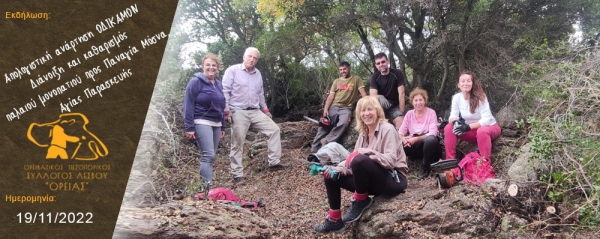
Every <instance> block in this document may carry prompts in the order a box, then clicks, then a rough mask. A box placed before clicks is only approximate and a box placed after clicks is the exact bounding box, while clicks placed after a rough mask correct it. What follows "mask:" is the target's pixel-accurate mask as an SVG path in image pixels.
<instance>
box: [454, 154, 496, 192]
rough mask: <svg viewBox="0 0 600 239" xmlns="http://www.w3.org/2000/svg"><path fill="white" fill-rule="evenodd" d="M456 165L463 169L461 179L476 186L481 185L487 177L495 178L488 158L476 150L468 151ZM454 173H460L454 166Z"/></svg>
mask: <svg viewBox="0 0 600 239" xmlns="http://www.w3.org/2000/svg"><path fill="white" fill-rule="evenodd" d="M458 166H459V167H461V168H462V169H463V172H464V175H462V176H463V181H464V182H467V183H470V184H473V185H476V186H481V185H483V184H484V183H485V180H486V179H488V178H496V174H495V173H494V168H493V167H492V164H491V163H490V159H486V158H485V157H482V156H481V155H479V153H477V152H470V153H468V154H467V155H465V157H464V158H463V159H462V160H460V162H459V163H458ZM454 174H455V175H460V170H459V169H458V168H455V169H454Z"/></svg>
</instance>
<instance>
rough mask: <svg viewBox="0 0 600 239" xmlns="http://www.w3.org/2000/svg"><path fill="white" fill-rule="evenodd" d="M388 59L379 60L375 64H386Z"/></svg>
mask: <svg viewBox="0 0 600 239" xmlns="http://www.w3.org/2000/svg"><path fill="white" fill-rule="evenodd" d="M386 62H387V61H379V62H375V65H381V64H385V63H386Z"/></svg>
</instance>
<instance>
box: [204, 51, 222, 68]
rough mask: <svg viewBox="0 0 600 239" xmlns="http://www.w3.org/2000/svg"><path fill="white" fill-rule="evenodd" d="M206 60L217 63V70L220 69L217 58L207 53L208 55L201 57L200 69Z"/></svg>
mask: <svg viewBox="0 0 600 239" xmlns="http://www.w3.org/2000/svg"><path fill="white" fill-rule="evenodd" d="M206 59H211V60H213V61H215V62H216V63H217V68H218V69H221V62H220V61H219V57H218V56H217V55H215V54H213V53H208V54H206V55H204V57H202V63H201V65H200V68H202V67H203V66H204V61H206Z"/></svg>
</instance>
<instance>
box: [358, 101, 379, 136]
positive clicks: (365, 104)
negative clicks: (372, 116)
mask: <svg viewBox="0 0 600 239" xmlns="http://www.w3.org/2000/svg"><path fill="white" fill-rule="evenodd" d="M369 107H371V108H374V109H375V111H376V112H377V118H378V119H379V122H385V121H387V119H386V118H385V113H384V112H383V108H381V104H380V103H379V99H377V98H376V97H374V96H367V97H362V98H361V99H360V100H359V101H358V103H356V112H355V113H354V114H355V116H354V117H356V131H358V132H359V133H369V132H368V131H369V128H368V127H367V125H366V124H365V123H364V122H363V121H362V119H361V118H360V112H361V111H362V110H364V109H366V108H369Z"/></svg>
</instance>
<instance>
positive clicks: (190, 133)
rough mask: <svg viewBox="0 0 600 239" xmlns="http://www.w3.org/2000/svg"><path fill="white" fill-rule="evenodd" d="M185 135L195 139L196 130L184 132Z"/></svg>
mask: <svg viewBox="0 0 600 239" xmlns="http://www.w3.org/2000/svg"><path fill="white" fill-rule="evenodd" d="M185 137H186V138H188V139H196V132H185Z"/></svg>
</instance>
